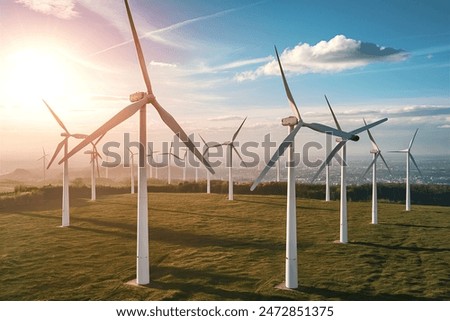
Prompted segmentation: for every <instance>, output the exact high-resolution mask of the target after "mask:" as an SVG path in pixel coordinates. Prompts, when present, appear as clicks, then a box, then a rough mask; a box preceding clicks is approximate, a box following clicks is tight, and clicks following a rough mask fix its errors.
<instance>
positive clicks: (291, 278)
mask: <svg viewBox="0 0 450 321" xmlns="http://www.w3.org/2000/svg"><path fill="white" fill-rule="evenodd" d="M275 54H276V56H277V60H278V65H279V67H280V72H281V77H282V80H283V85H284V89H285V91H286V96H287V99H288V102H289V105H290V107H291V110H292V111H293V113H294V116H290V117H287V118H284V119H282V121H281V124H282V125H283V126H288V128H289V131H288V132H289V134H288V136H287V137H286V138H285V139H284V141H283V142H282V143H281V145H280V146H279V147H278V150H277V151H276V152H275V154H274V155H273V156H272V158H271V159H270V160H269V162H268V163H267V165H266V167H265V168H264V169H263V170H262V172H261V173H260V174H259V176H258V178H257V179H256V180H255V181H254V183H253V185H252V186H251V188H250V190H252V191H253V190H254V189H255V188H256V186H257V185H258V184H259V183H260V182H261V181H262V179H263V178H264V176H265V175H266V174H267V172H268V171H269V170H270V168H271V167H272V166H273V165H275V163H276V161H277V160H278V159H279V157H280V156H281V155H283V153H284V152H285V150H286V149H288V148H289V151H288V160H287V161H288V174H287V204H286V279H285V286H286V288H290V289H295V288H297V287H298V262H297V213H296V207H297V204H296V196H295V171H294V145H295V141H294V138H295V135H296V134H297V133H298V131H299V130H300V128H302V127H303V126H304V127H308V128H310V129H312V130H315V131H318V132H321V133H327V134H333V135H336V136H340V137H344V138H345V139H352V140H359V137H358V136H357V135H355V134H351V133H346V132H343V131H341V130H337V129H335V128H332V127H329V126H326V125H322V124H318V123H305V122H304V121H303V119H302V118H301V117H300V112H299V110H298V108H297V105H296V104H295V101H294V98H293V97H292V94H291V91H290V89H289V86H288V83H287V80H286V77H285V75H284V71H283V67H282V65H281V61H280V57H279V56H278V51H277V48H276V47H275Z"/></svg>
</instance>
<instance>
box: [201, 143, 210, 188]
mask: <svg viewBox="0 0 450 321" xmlns="http://www.w3.org/2000/svg"><path fill="white" fill-rule="evenodd" d="M199 136H200V138H201V139H202V141H203V144H205V146H204V147H203V148H204V152H203V156H204V157H206V159H207V160H208V161H209V149H210V148H211V147H212V145H211V146H210V145H208V143H207V142H206V141H205V140H204V139H203V137H202V135H199ZM206 194H211V173H210V172H209V171H208V170H207V171H206Z"/></svg>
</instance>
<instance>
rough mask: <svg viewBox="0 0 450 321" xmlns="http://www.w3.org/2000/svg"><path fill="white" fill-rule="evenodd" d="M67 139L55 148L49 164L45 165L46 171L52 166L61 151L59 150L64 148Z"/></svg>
mask: <svg viewBox="0 0 450 321" xmlns="http://www.w3.org/2000/svg"><path fill="white" fill-rule="evenodd" d="M67 139H68V137H66V138H64V139H63V140H62V141H61V142H60V143H59V144H58V146H56V149H55V152H54V153H53V156H52V159H51V160H50V162H49V163H48V165H47V169H49V168H50V166H51V165H52V163H53V161H54V160H55V158H56V156H58V154H59V152H60V151H61V149H62V148H63V147H64V144H65V143H66V142H67Z"/></svg>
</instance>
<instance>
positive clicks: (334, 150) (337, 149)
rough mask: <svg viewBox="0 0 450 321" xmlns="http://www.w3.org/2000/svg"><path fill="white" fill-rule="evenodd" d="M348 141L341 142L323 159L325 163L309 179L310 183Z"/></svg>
mask: <svg viewBox="0 0 450 321" xmlns="http://www.w3.org/2000/svg"><path fill="white" fill-rule="evenodd" d="M347 142H348V140H343V141H340V142H339V143H338V144H337V145H336V146H335V147H334V148H333V150H332V151H331V153H330V154H329V155H328V156H327V158H326V159H325V161H324V162H323V163H322V165H321V166H320V167H319V170H318V171H317V173H316V174H315V175H314V177H313V178H312V179H311V183H312V182H314V181H315V180H316V179H317V177H318V176H319V174H320V173H321V172H322V171H323V169H324V168H325V166H327V164H329V163H330V162H331V160H332V159H333V157H334V155H336V153H337V152H338V151H339V150H340V149H341V148H342V146H344V145H345V143H347Z"/></svg>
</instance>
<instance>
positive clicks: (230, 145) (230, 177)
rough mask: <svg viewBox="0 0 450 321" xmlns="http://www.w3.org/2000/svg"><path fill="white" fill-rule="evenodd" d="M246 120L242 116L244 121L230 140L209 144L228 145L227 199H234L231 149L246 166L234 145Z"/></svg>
mask: <svg viewBox="0 0 450 321" xmlns="http://www.w3.org/2000/svg"><path fill="white" fill-rule="evenodd" d="M246 120H247V117H245V118H244V121H243V122H242V123H241V126H239V128H238V129H237V130H236V132H235V133H234V135H233V137H232V139H231V141H226V142H224V143H222V144H215V145H212V146H210V148H211V147H219V146H227V147H228V152H227V156H228V159H227V163H228V200H229V201H232V200H233V199H234V194H233V150H234V151H235V152H236V154H237V155H238V156H239V158H240V159H241V161H242V163H243V164H244V166H245V167H247V164H245V162H244V160H243V159H242V157H241V154H239V152H238V150H237V149H236V147H235V146H234V143H235V140H236V137H237V135H238V134H239V131H240V130H241V128H242V126H243V125H244V123H245V121H246Z"/></svg>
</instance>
